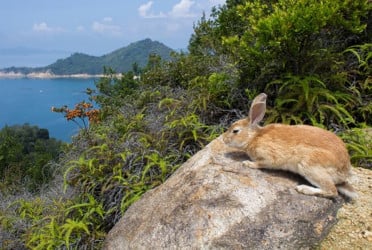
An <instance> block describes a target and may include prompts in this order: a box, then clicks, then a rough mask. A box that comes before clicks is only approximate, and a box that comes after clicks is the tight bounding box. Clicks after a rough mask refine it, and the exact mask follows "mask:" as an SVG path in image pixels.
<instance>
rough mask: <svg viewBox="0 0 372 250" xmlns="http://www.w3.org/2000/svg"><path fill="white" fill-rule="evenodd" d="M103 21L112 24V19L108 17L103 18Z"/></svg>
mask: <svg viewBox="0 0 372 250" xmlns="http://www.w3.org/2000/svg"><path fill="white" fill-rule="evenodd" d="M103 21H104V22H112V17H109V16H107V17H104V18H103Z"/></svg>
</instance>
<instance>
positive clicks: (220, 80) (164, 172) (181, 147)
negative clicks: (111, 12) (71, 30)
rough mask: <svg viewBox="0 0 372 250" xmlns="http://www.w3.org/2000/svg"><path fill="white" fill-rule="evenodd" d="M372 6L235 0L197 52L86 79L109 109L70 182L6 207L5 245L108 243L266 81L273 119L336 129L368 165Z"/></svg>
mask: <svg viewBox="0 0 372 250" xmlns="http://www.w3.org/2000/svg"><path fill="white" fill-rule="evenodd" d="M370 9H371V3H370V2H369V1H368V0H353V1H349V0H326V1H320V2H319V1H315V0H299V1H291V0H276V1H269V2H268V1H264V0H227V1H226V4H225V5H224V6H221V7H219V8H215V9H213V11H212V15H211V16H210V17H209V18H207V17H205V16H203V17H202V18H201V20H200V21H199V22H198V23H197V24H196V25H195V27H194V34H193V35H192V37H191V39H190V43H189V53H187V54H186V53H173V54H172V60H170V61H164V60H161V58H160V57H159V56H157V55H151V56H150V57H149V60H148V63H147V65H146V66H145V67H141V68H139V66H138V65H132V71H131V72H128V73H126V74H123V75H122V76H120V77H119V76H118V75H117V74H116V72H115V70H112V69H110V68H105V77H103V78H101V79H100V80H99V81H98V82H97V90H96V91H94V90H87V94H88V96H89V99H90V101H91V102H93V101H94V102H96V103H97V104H98V106H99V107H100V110H99V112H97V115H98V116H99V119H97V122H93V123H91V124H90V125H89V126H87V127H85V128H84V129H83V130H82V131H81V133H80V134H79V135H78V136H77V137H76V138H75V139H74V141H73V142H72V143H71V144H70V145H69V146H68V148H67V149H66V150H65V154H64V156H63V157H61V158H60V163H61V165H62V168H63V171H64V175H63V187H64V190H65V192H61V193H59V195H58V196H56V194H55V193H54V194H53V196H51V195H50V194H49V193H47V192H46V193H42V194H40V195H39V196H33V197H32V198H23V199H17V200H16V201H15V202H13V203H11V204H10V205H9V207H8V208H4V209H3V210H2V212H1V213H2V214H0V218H1V223H2V227H3V230H4V231H6V232H8V241H7V243H6V244H7V245H5V246H6V247H10V248H11V247H13V248H15V246H18V247H19V246H26V247H28V248H30V249H55V248H68V249H69V248H73V249H75V248H76V249H79V248H83V249H84V248H92V249H93V248H94V249H99V248H100V247H101V246H102V242H103V240H104V238H105V235H106V233H107V232H108V231H109V230H110V229H111V228H112V226H113V225H114V224H115V223H116V222H117V221H118V220H119V219H120V217H121V216H122V214H123V213H124V212H125V210H126V209H127V208H128V207H129V206H130V205H131V204H132V203H133V202H134V201H136V200H138V199H139V198H140V197H141V195H142V194H143V193H145V192H146V191H147V190H149V189H151V188H154V187H155V186H157V185H159V184H161V183H162V182H164V181H165V180H166V179H167V178H168V177H169V176H170V175H171V174H172V173H173V172H174V171H175V170H176V169H177V167H178V166H180V165H181V164H182V163H183V162H184V161H185V160H187V159H188V158H189V157H190V156H192V155H193V154H194V153H195V152H197V151H198V150H199V149H201V148H202V147H204V146H205V145H206V144H207V143H208V142H210V141H211V140H212V139H214V138H216V137H217V136H218V135H220V134H221V133H222V132H223V130H224V129H225V128H226V127H227V126H228V125H229V124H230V123H231V122H232V121H233V120H235V119H237V118H240V117H241V116H243V115H244V114H245V113H246V111H247V107H248V104H249V102H250V100H252V97H254V96H255V95H256V94H257V93H259V92H262V91H265V92H267V93H268V95H269V102H268V105H269V110H268V114H267V116H266V119H265V120H266V123H270V122H283V123H289V124H296V123H306V124H312V125H315V126H321V127H324V128H327V129H330V130H333V131H335V132H336V133H337V134H339V135H340V136H341V137H342V138H343V139H344V140H345V141H346V142H347V145H348V147H349V150H350V154H351V157H352V162H353V163H354V164H355V165H358V166H363V167H367V168H370V167H371V162H372V152H371V148H372V145H371V140H369V139H368V138H370V136H371V133H372V132H371V128H370V127H371V117H372V106H371V103H372V102H371V99H372V91H371V88H372V84H371V80H372V78H371V69H372V67H371V56H372V44H371V32H368V29H369V28H370V27H369V26H368V25H370V24H371V20H372V17H371V14H370V13H371V12H370ZM136 71H141V72H142V75H141V78H140V79H138V78H137V79H136V78H134V75H135V72H136ZM62 112H63V110H62ZM66 114H67V113H65V115H66ZM76 117H77V116H76ZM66 118H68V117H67V116H66ZM84 118H85V117H84ZM56 185H57V184H56ZM61 185H62V184H61Z"/></svg>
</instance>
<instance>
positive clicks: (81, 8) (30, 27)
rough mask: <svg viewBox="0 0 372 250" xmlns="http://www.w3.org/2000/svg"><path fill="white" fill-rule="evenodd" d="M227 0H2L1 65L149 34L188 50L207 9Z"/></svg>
mask: <svg viewBox="0 0 372 250" xmlns="http://www.w3.org/2000/svg"><path fill="white" fill-rule="evenodd" d="M223 3H225V0H151V1H149V0H1V5H0V6H1V7H0V23H1V26H0V68H2V67H9V66H43V65H42V64H45V63H46V64H48V63H52V62H54V60H55V59H58V58H61V56H65V55H69V54H71V53H72V52H82V53H87V54H90V55H97V56H99V55H103V54H106V53H109V52H111V51H113V50H115V49H118V48H121V47H123V46H126V45H128V44H129V43H131V42H135V41H138V40H142V39H144V38H151V39H153V40H157V41H160V42H162V43H164V44H166V45H167V46H169V47H171V48H173V49H183V48H186V47H187V44H188V41H189V38H190V35H191V34H192V32H193V29H192V28H193V24H194V23H196V22H197V21H198V20H199V19H200V17H201V15H202V13H203V11H204V12H205V13H206V14H207V15H209V13H210V10H211V8H212V6H216V5H219V4H223ZM46 51H47V52H48V53H47V52H46ZM46 55H47V56H46ZM54 57H55V58H54ZM47 58H48V59H47ZM30 60H31V61H30ZM32 60H33V61H32ZM48 60H49V61H48Z"/></svg>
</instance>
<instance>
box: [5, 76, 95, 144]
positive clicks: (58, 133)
mask: <svg viewBox="0 0 372 250" xmlns="http://www.w3.org/2000/svg"><path fill="white" fill-rule="evenodd" d="M96 81H97V79H94V78H84V79H80V78H79V79H75V78H61V79H30V78H15V79H0V107H1V109H0V128H3V127H4V126H6V125H8V126H11V125H16V124H19V125H22V124H25V123H28V124H30V125H36V126H38V127H39V128H46V129H48V130H49V136H50V137H54V138H56V139H59V140H62V141H65V142H71V139H72V137H73V136H74V135H76V134H77V133H78V132H79V127H78V126H77V125H76V124H75V123H74V122H72V121H67V120H66V118H65V117H64V116H63V114H62V113H55V112H52V111H51V108H52V107H57V108H59V107H62V106H64V105H67V106H68V107H69V108H73V107H74V106H75V104H76V103H78V102H81V101H89V99H88V95H87V94H86V93H85V91H86V89H87V88H91V89H95V82H96Z"/></svg>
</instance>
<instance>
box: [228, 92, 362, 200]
mask: <svg viewBox="0 0 372 250" xmlns="http://www.w3.org/2000/svg"><path fill="white" fill-rule="evenodd" d="M266 98H267V95H266V94H264V93H261V94H259V95H258V96H257V97H256V98H255V99H254V100H253V102H252V105H251V108H250V110H249V117H247V118H245V119H242V120H239V121H237V122H235V123H234V124H233V125H232V126H231V127H230V128H229V129H228V130H227V131H226V132H225V133H224V135H223V141H224V142H225V143H226V144H227V145H229V146H231V147H234V148H237V149H240V150H243V151H245V152H246V153H247V154H248V156H249V157H250V159H251V161H244V162H243V163H244V164H245V165H247V166H248V167H250V168H266V169H280V170H287V171H291V172H294V173H297V174H299V175H301V176H303V177H304V178H305V179H306V180H308V181H309V182H310V183H311V184H312V185H314V186H315V187H311V186H308V185H299V186H297V187H296V190H297V191H298V192H300V193H303V194H306V195H319V196H323V197H335V196H337V194H338V192H337V190H338V191H339V192H340V193H342V194H344V195H346V196H348V197H349V198H352V199H354V198H356V197H357V194H356V192H355V191H354V189H353V187H352V186H351V185H350V184H348V182H347V178H348V177H349V175H350V173H351V164H350V158H349V154H348V152H347V150H346V147H345V144H344V143H343V141H342V140H341V139H340V138H338V137H337V136H336V135H335V134H333V133H331V132H329V131H326V130H324V129H321V128H317V127H313V126H307V125H294V126H291V125H284V124H270V125H267V126H264V127H260V126H259V122H260V121H261V120H262V118H263V117H264V115H265V111H266Z"/></svg>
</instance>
